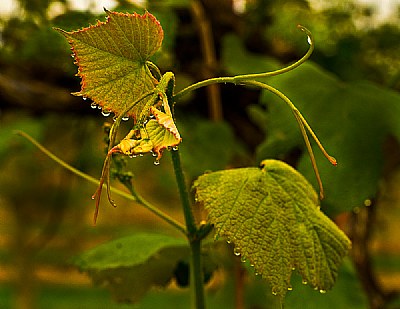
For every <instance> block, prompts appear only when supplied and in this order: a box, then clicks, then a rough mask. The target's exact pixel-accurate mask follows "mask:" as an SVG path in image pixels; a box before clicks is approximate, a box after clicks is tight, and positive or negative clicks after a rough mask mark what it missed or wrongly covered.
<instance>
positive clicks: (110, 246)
mask: <svg viewBox="0 0 400 309" xmlns="http://www.w3.org/2000/svg"><path fill="white" fill-rule="evenodd" d="M188 256H189V248H188V246H187V242H186V240H185V239H179V238H173V237H170V236H166V235H159V234H148V233H138V234H135V235H133V236H128V237H124V238H121V239H118V240H114V241H111V242H108V243H105V244H103V245H100V246H98V247H96V248H94V249H92V250H89V251H87V252H85V253H84V254H82V255H80V256H79V257H78V258H76V260H75V264H76V265H77V266H79V267H80V269H81V270H82V271H84V272H86V273H88V275H89V276H90V277H91V278H92V280H93V281H94V283H96V284H98V285H102V286H105V287H106V288H108V289H109V290H110V291H111V293H112V295H113V297H114V298H115V299H116V300H117V301H120V302H138V301H139V300H140V299H141V298H142V297H143V296H144V295H145V294H146V293H147V291H148V290H149V289H150V288H152V287H154V286H158V287H164V286H166V285H167V284H168V283H169V282H170V280H171V278H172V277H173V272H174V269H175V266H176V265H177V263H178V262H179V261H180V260H185V259H187V258H188Z"/></svg>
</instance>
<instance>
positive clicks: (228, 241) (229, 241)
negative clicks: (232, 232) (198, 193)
mask: <svg viewBox="0 0 400 309" xmlns="http://www.w3.org/2000/svg"><path fill="white" fill-rule="evenodd" d="M196 199H197V198H196ZM226 242H227V243H228V244H230V243H231V240H230V239H228V240H227V241H226Z"/></svg>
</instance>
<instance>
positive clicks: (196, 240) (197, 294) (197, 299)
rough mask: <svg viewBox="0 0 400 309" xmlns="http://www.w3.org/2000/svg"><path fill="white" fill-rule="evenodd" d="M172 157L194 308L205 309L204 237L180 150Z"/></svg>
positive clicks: (174, 152)
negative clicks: (187, 243) (191, 198)
mask: <svg viewBox="0 0 400 309" xmlns="http://www.w3.org/2000/svg"><path fill="white" fill-rule="evenodd" d="M171 157H172V163H173V166H174V172H175V178H176V182H177V185H178V189H179V195H180V198H181V202H182V207H183V213H184V216H185V222H186V230H187V237H188V240H189V245H190V251H191V267H190V286H191V287H192V294H193V295H192V299H193V306H194V308H196V309H204V308H205V299H204V284H203V267H202V260H201V242H202V237H199V229H198V227H197V225H196V221H195V219H194V215H193V211H192V208H191V204H190V200H189V194H188V190H187V186H186V181H185V177H184V175H183V170H182V164H181V159H180V154H179V150H175V151H172V152H171Z"/></svg>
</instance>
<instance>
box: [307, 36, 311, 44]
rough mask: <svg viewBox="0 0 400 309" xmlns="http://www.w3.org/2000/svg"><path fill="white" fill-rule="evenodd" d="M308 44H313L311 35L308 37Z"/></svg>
mask: <svg viewBox="0 0 400 309" xmlns="http://www.w3.org/2000/svg"><path fill="white" fill-rule="evenodd" d="M307 42H308V44H310V45H311V44H312V40H311V37H310V36H309V35H308V36H307Z"/></svg>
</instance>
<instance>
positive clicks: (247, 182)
mask: <svg viewBox="0 0 400 309" xmlns="http://www.w3.org/2000/svg"><path fill="white" fill-rule="evenodd" d="M262 166H263V167H262V168H241V169H233V170H226V171H219V172H214V173H210V174H205V175H202V176H200V177H199V178H198V180H197V181H196V182H195V184H194V188H195V190H196V199H197V201H198V202H199V203H201V204H203V205H204V206H205V208H206V209H207V210H208V214H209V220H210V222H211V223H212V224H214V226H215V229H216V237H219V236H222V237H225V238H226V239H227V240H228V242H233V243H234V244H235V254H236V255H239V254H240V255H242V259H243V260H249V262H250V263H251V264H252V265H254V269H255V272H256V273H259V274H261V275H262V276H263V277H264V278H266V279H267V280H268V281H269V283H270V285H271V287H272V292H273V294H275V295H279V296H281V297H282V298H283V297H284V296H285V294H286V292H287V291H288V289H289V290H290V289H291V285H290V278H291V275H292V271H293V270H294V269H296V270H297V271H298V272H299V273H300V275H301V276H302V277H303V280H304V282H307V283H309V284H310V285H311V286H312V287H314V288H315V289H318V290H328V289H330V288H331V287H332V286H333V284H334V282H335V279H336V277H337V271H338V267H339V265H340V263H341V261H342V259H343V257H344V256H345V255H346V254H347V253H348V250H349V249H350V246H351V243H350V240H349V239H348V238H347V236H346V235H345V234H344V233H343V232H342V231H341V230H340V229H339V228H338V227H337V226H336V225H335V224H334V223H333V222H332V221H331V220H330V219H329V218H328V217H327V216H325V215H324V214H323V213H322V212H321V211H320V209H319V200H318V196H317V193H316V192H315V191H314V189H313V188H312V186H311V185H310V184H309V183H308V182H307V181H306V179H305V178H304V177H303V176H302V175H301V174H300V173H298V172H297V171H296V170H295V169H293V168H292V167H290V166H288V165H287V164H285V163H283V162H281V161H277V160H265V161H263V162H262Z"/></svg>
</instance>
